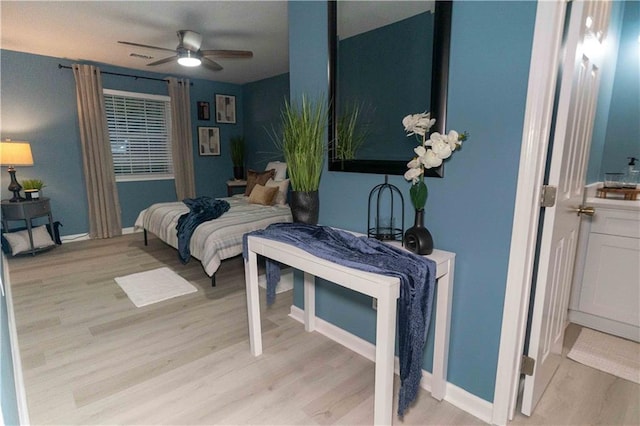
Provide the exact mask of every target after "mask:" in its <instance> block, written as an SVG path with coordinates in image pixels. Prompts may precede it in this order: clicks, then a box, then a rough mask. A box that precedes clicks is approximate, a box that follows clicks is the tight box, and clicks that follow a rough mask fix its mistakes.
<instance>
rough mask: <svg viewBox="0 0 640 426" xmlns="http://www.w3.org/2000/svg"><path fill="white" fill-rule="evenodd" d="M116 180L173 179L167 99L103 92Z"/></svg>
mask: <svg viewBox="0 0 640 426" xmlns="http://www.w3.org/2000/svg"><path fill="white" fill-rule="evenodd" d="M104 101H105V109H106V115H107V124H108V127H109V138H110V139H111V154H112V156H113V167H114V170H115V174H116V180H117V181H126V180H152V179H171V178H173V162H172V156H171V110H170V103H169V102H170V98H169V97H168V96H160V95H150V94H146V93H134V92H123V91H118V90H109V89H104Z"/></svg>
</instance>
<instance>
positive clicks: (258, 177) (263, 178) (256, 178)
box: [244, 169, 276, 195]
mask: <svg viewBox="0 0 640 426" xmlns="http://www.w3.org/2000/svg"><path fill="white" fill-rule="evenodd" d="M275 174H276V171H275V169H271V170H267V171H264V172H256V171H255V170H249V171H248V172H247V188H246V189H245V191H244V195H251V191H253V187H254V186H256V185H257V184H259V185H263V186H264V184H265V183H267V181H268V180H269V179H273V177H274V176H275Z"/></svg>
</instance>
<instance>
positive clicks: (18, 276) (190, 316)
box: [9, 234, 640, 425]
mask: <svg viewBox="0 0 640 426" xmlns="http://www.w3.org/2000/svg"><path fill="white" fill-rule="evenodd" d="M161 266H169V267H170V268H172V269H173V270H175V271H176V272H177V273H179V274H180V275H181V276H183V277H184V278H186V279H187V280H189V281H190V282H191V283H193V284H194V285H195V286H196V287H197V288H198V292H196V293H192V294H189V295H185V296H181V297H178V298H174V299H171V300H167V301H164V302H160V303H157V304H153V305H150V306H146V307H143V308H136V307H135V306H134V305H133V304H132V303H131V302H130V301H129V299H128V298H127V296H126V295H125V293H124V292H123V291H122V290H121V289H120V288H119V287H118V285H117V284H116V283H115V281H114V280H113V278H114V277H117V276H122V275H127V274H130V273H134V272H140V271H145V270H149V269H154V268H158V267H161ZM9 270H10V277H11V285H12V291H13V303H14V309H15V314H16V323H17V327H18V338H19V344H20V350H21V358H22V364H23V369H24V380H25V387H26V393H27V402H28V406H29V414H30V417H31V422H32V424H34V425H44V424H60V425H72V424H74V425H85V424H123V425H131V424H146V425H152V424H174V425H195V424H208V425H212V424H226V425H235V424H274V425H276V424H283V425H284V424H298V425H315V424H320V425H328V424H371V423H372V420H373V376H374V372H373V367H374V366H373V363H372V362H370V361H368V360H366V359H364V358H362V357H361V356H359V355H357V354H355V353H354V352H352V351H350V350H348V349H346V348H344V347H342V346H340V345H339V344H337V343H335V342H333V341H331V340H329V339H327V338H325V337H324V336H322V335H320V334H317V333H306V332H305V331H304V327H303V325H302V324H300V323H298V322H296V321H294V320H293V319H291V318H289V317H288V313H289V308H290V306H291V304H292V292H291V291H289V292H285V293H281V294H278V296H277V298H276V303H275V304H274V305H273V306H271V307H269V308H268V309H267V308H265V307H264V306H263V309H262V321H263V323H262V324H263V344H264V354H263V355H262V356H260V357H257V358H256V357H253V356H251V354H250V352H249V343H248V331H247V318H246V299H245V292H244V270H243V266H242V260H241V258H234V259H230V260H228V261H225V262H223V264H222V266H221V267H220V269H219V271H218V274H217V286H216V287H215V288H212V287H211V286H210V280H209V278H208V277H207V276H206V274H205V273H204V272H203V270H202V267H201V266H200V264H199V262H197V261H195V260H192V261H191V262H189V263H188V264H187V265H182V264H181V263H180V262H179V260H178V258H177V253H176V251H175V250H174V249H172V248H170V247H168V246H166V245H165V244H164V243H162V242H160V241H159V240H158V239H156V238H153V237H151V238H150V240H149V246H147V247H145V246H144V245H143V242H142V235H141V234H133V235H126V236H123V237H118V238H113V239H109V240H96V241H81V242H76V243H70V244H65V245H63V246H60V247H57V248H55V249H54V250H51V251H49V252H46V253H41V254H39V255H37V256H35V257H32V256H25V257H18V258H12V259H10V260H9ZM261 302H262V303H263V304H264V293H263V294H261ZM559 373H561V374H559V376H560V377H561V378H560V379H559V380H558V381H556V380H554V383H553V384H552V386H551V389H550V391H548V392H547V394H545V396H544V398H543V401H542V402H541V404H540V408H538V410H536V415H534V416H533V417H532V418H529V419H527V418H524V417H517V418H516V419H515V421H514V423H518V424H594V423H601V424H624V423H627V424H638V419H639V417H638V404H637V401H638V400H639V399H638V398H639V395H640V392H639V390H638V388H639V387H638V385H634V384H631V383H629V382H626V381H624V380H622V379H616V378H614V377H612V376H610V375H608V374H606V373H601V372H598V371H595V370H591V369H588V368H587V367H584V366H581V365H580V364H577V363H575V362H573V361H571V360H565V361H563V364H562V366H561V371H559ZM585 377H586V378H585ZM397 381H398V380H397V377H396V382H397ZM396 386H397V383H396ZM595 401H597V403H596V402H595ZM397 423H400V422H399V421H397ZM403 423H405V424H420V425H427V424H433V425H473V424H483V422H482V421H480V420H479V419H477V418H475V417H473V416H471V415H469V414H468V413H466V412H464V411H462V410H459V409H457V408H456V407H454V406H452V405H451V404H449V403H448V402H437V401H435V400H434V399H432V398H431V397H430V396H429V395H428V394H427V393H425V392H422V393H421V394H420V396H419V399H418V402H417V404H416V405H415V406H414V407H412V408H411V410H410V411H409V412H408V414H407V415H406V416H405V418H404V421H403Z"/></svg>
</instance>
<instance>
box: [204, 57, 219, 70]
mask: <svg viewBox="0 0 640 426" xmlns="http://www.w3.org/2000/svg"><path fill="white" fill-rule="evenodd" d="M202 66H203V67H205V68H206V69H208V70H211V71H220V70H222V65H220V64H219V63H217V62H215V61H212V60H211V59H209V58H202Z"/></svg>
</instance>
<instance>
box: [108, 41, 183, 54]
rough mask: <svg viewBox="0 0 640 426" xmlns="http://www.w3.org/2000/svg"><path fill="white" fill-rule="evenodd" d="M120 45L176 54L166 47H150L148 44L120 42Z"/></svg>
mask: <svg viewBox="0 0 640 426" xmlns="http://www.w3.org/2000/svg"><path fill="white" fill-rule="evenodd" d="M118 43H120V44H128V45H129V46H136V47H145V48H147V49H156V50H164V51H167V52H174V53H175V50H174V49H165V48H164V47H157V46H149V45H147V44H140V43H132V42H130V41H118Z"/></svg>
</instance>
